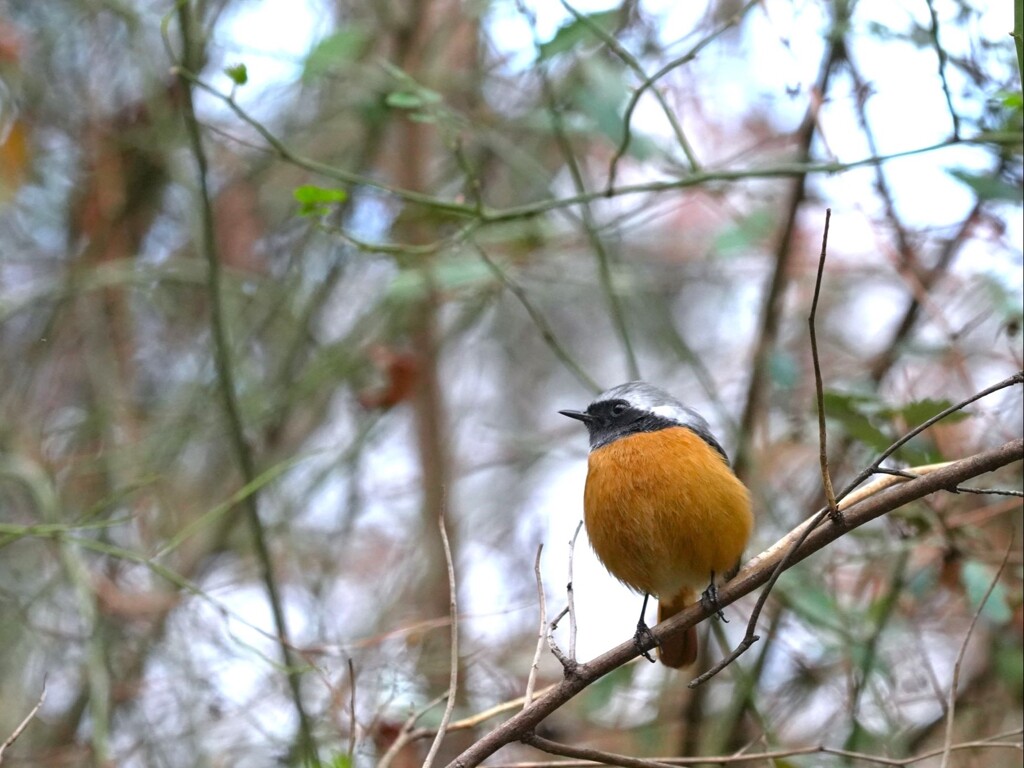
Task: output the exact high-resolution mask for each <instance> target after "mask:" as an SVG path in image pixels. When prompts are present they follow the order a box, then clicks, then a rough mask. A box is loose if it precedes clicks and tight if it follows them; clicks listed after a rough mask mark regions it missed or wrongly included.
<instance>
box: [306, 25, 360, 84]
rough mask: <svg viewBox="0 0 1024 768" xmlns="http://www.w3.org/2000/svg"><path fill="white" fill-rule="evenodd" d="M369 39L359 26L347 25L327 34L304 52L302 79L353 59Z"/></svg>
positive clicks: (321, 73) (320, 73) (322, 72)
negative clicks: (307, 51)
mask: <svg viewBox="0 0 1024 768" xmlns="http://www.w3.org/2000/svg"><path fill="white" fill-rule="evenodd" d="M369 39H370V36H369V34H368V33H367V31H366V29H365V28H363V27H360V26H354V27H348V28H347V29H343V30H341V31H340V32H335V33H334V34H333V35H328V36H327V37H325V38H323V39H322V40H320V42H318V43H317V44H316V45H315V46H314V47H313V49H312V50H311V51H310V52H309V53H308V54H306V63H305V66H304V67H303V70H302V79H303V80H310V79H314V78H317V77H320V76H321V75H323V74H324V73H326V72H329V71H331V70H332V69H334V68H335V67H338V65H343V64H347V63H349V62H352V61H355V60H356V59H357V58H358V57H359V56H360V55H361V54H362V52H363V51H364V50H365V48H366V43H367V41H368V40H369Z"/></svg>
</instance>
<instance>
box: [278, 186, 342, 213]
mask: <svg viewBox="0 0 1024 768" xmlns="http://www.w3.org/2000/svg"><path fill="white" fill-rule="evenodd" d="M292 196H293V197H294V198H295V200H296V201H297V202H298V203H299V215H300V216H321V215H323V214H324V213H327V211H328V210H329V209H330V206H331V205H333V204H336V203H343V202H345V201H346V200H347V199H348V192H346V191H345V190H344V189H326V188H324V187H317V186H313V185H312V184H306V185H304V186H301V187H296V188H295V191H293V192H292Z"/></svg>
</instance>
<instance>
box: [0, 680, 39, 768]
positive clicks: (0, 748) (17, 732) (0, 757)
mask: <svg viewBox="0 0 1024 768" xmlns="http://www.w3.org/2000/svg"><path fill="white" fill-rule="evenodd" d="M44 701H46V681H45V680H43V690H42V691H40V692H39V700H38V701H36V705H35V706H34V707H32V709H31V710H29V713H28V714H27V715H25V717H24V718H23V719H22V721H21V722H20V723H18V727H17V728H15V729H14V731H13V732H12V733H11V735H10V736H8V737H7V738H6V739H4V742H3V744H0V763H2V762H3V761H4V750H6V749H7V748H8V747H9V746H11V744H13V743H14V742H15V741H17V739H18V737H19V736H21V734H22V732H23V731H24V730H25V729H26V728H28V724H29V723H30V722H32V718H33V717H35V716H36V713H37V712H38V711H39V709H40V707H42V706H43V702H44Z"/></svg>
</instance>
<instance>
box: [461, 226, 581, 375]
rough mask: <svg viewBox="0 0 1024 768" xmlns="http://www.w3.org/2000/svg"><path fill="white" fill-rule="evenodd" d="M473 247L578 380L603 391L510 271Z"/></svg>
mask: <svg viewBox="0 0 1024 768" xmlns="http://www.w3.org/2000/svg"><path fill="white" fill-rule="evenodd" d="M473 247H474V248H475V249H476V252H477V254H478V255H479V256H480V258H481V259H482V260H483V262H484V264H486V265H487V268H488V269H490V270H491V273H492V274H493V275H494V276H495V277H496V278H498V280H499V281H500V282H501V284H502V285H504V286H505V287H506V288H507V289H508V290H510V291H511V292H512V295H513V296H515V297H516V298H517V299H519V303H520V304H522V305H523V309H525V310H526V314H528V315H529V316H530V320H532V321H533V324H534V325H535V326H536V327H537V330H538V331H540V336H541V338H542V339H543V340H544V343H545V344H547V345H548V348H549V349H550V350H551V352H552V354H554V356H555V357H557V358H558V359H559V360H560V361H561V362H562V365H564V366H565V367H566V368H567V369H568V370H569V373H571V374H572V375H573V376H575V377H576V381H578V382H579V383H580V384H582V385H583V386H584V387H586V388H587V389H589V390H590V391H591V392H593V393H594V394H597V393H598V392H600V391H601V386H600V385H599V384H598V383H597V382H596V381H595V380H594V379H593V378H591V376H590V374H588V373H587V372H586V371H585V370H583V367H582V366H581V365H580V364H579V363H577V362H576V360H575V359H573V357H572V355H570V354H569V352H568V351H567V350H566V349H565V347H564V346H562V343H561V342H560V341H559V340H558V338H557V337H556V336H555V331H554V329H553V328H552V327H551V324H550V323H548V321H547V319H546V318H545V317H544V315H542V314H541V313H540V310H538V309H537V308H536V307H535V306H534V305H533V302H532V301H531V300H530V298H529V297H528V296H527V295H526V291H525V290H523V287H522V286H521V285H519V284H518V283H517V282H515V281H514V280H513V279H512V278H511V277H509V275H508V273H507V272H505V270H503V269H502V268H501V267H499V266H498V265H497V263H496V262H495V261H494V260H493V259H492V258H491V257H490V256H489V255H488V253H487V251H485V250H484V249H483V248H482V247H481V246H480V244H479V243H477V242H475V241H474V242H473Z"/></svg>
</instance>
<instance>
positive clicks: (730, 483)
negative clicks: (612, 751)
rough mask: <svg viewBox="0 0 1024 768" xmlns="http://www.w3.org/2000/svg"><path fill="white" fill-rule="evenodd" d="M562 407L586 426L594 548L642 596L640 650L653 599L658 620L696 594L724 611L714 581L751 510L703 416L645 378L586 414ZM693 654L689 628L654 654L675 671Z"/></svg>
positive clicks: (738, 550) (747, 527) (733, 566)
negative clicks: (645, 619)
mask: <svg viewBox="0 0 1024 768" xmlns="http://www.w3.org/2000/svg"><path fill="white" fill-rule="evenodd" d="M559 413H560V414H562V415H563V416H568V417H569V418H571V419H576V420H578V421H581V422H583V423H584V424H585V425H586V427H587V431H588V432H589V435H590V454H589V457H588V460H587V480H586V487H585V490H584V493H583V519H584V522H585V524H586V529H587V536H588V538H589V539H590V543H591V546H592V547H593V549H594V552H595V553H596V554H597V557H598V559H600V561H601V562H602V564H603V565H604V566H605V568H607V569H608V571H609V573H611V575H612V576H614V577H615V578H617V579H618V580H619V581H621V582H622V583H624V584H625V585H626V586H628V587H630V588H631V589H633V590H634V591H636V592H640V593H642V594H643V595H644V604H643V608H642V609H641V612H640V621H639V622H638V623H637V632H636V635H635V640H636V643H637V647H638V648H640V649H642V648H643V645H642V644H641V643H642V641H643V639H644V638H645V637H649V636H650V634H651V633H650V630H649V629H648V627H647V625H646V623H645V622H644V612H645V610H646V607H647V600H648V598H649V597H651V596H654V597H656V598H657V599H658V621H659V623H660V622H662V621H664V620H666V619H668V618H670V617H671V616H674V615H675V614H677V613H679V612H680V611H681V610H683V608H685V607H686V606H688V605H691V604H692V603H694V602H696V601H697V599H698V598H697V595H698V592H701V590H703V592H702V593H701V595H702V596H701V598H700V599H701V600H702V602H705V604H707V605H709V607H710V608H711V609H712V610H714V611H715V612H716V613H719V615H721V614H720V611H719V609H718V604H717V587H716V579H719V580H720V579H723V578H724V579H729V578H731V577H732V576H734V575H735V574H736V572H737V571H738V570H739V565H740V558H741V557H742V555H743V550H744V548H745V547H746V545H747V542H748V540H749V538H750V534H751V531H752V530H753V526H754V515H753V512H752V510H751V501H750V492H749V491H748V490H747V487H746V486H745V485H744V484H743V483H742V482H741V481H740V479H739V478H738V477H736V475H735V474H734V473H733V471H732V468H731V467H730V465H729V458H728V456H727V455H726V453H725V450H724V449H723V448H722V446H721V445H720V444H719V443H718V441H717V440H716V439H715V437H714V435H713V434H712V433H711V429H710V427H709V426H708V423H707V421H706V420H705V419H704V418H703V417H702V416H701V415H700V414H699V413H697V412H696V411H695V410H693V409H692V408H688V407H686V406H685V405H683V404H682V403H681V402H680V401H679V400H677V399H676V398H675V397H673V396H672V395H670V394H668V393H667V392H665V391H664V390H662V389H659V388H658V387H656V386H654V385H652V384H648V383H646V382H642V381H630V382H626V383H625V384H620V385H618V386H615V387H612V388H611V389H608V390H605V391H604V392H602V393H601V394H599V395H598V396H597V397H596V398H594V400H593V401H592V402H591V403H590V404H589V405H588V406H587V408H586V410H584V411H573V410H564V411H559ZM697 650H698V648H697V630H696V627H691V628H689V629H688V630H687V631H686V633H685V634H683V635H678V636H676V637H673V638H670V639H667V640H664V641H662V642H661V643H660V645H659V648H658V656H659V658H660V660H661V662H662V663H663V664H665V665H667V666H669V667H673V668H676V669H681V668H684V667H688V666H690V665H691V664H693V663H694V662H695V661H696V659H697ZM644 655H645V656H646V657H647V658H648V659H649V660H651V661H653V659H651V658H650V656H649V655H647V654H646V653H644Z"/></svg>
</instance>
